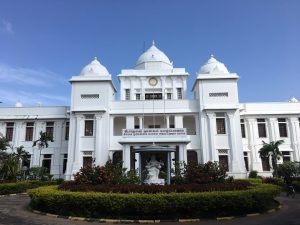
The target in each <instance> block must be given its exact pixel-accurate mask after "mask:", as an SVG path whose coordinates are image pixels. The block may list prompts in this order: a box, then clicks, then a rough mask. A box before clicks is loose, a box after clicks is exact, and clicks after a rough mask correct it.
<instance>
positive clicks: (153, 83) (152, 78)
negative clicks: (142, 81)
mask: <svg viewBox="0 0 300 225" xmlns="http://www.w3.org/2000/svg"><path fill="white" fill-rule="evenodd" d="M149 84H150V85H151V86H155V85H156V84H157V80H156V78H155V77H151V78H150V79H149Z"/></svg>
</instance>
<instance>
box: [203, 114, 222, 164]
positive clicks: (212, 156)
mask: <svg viewBox="0 0 300 225" xmlns="http://www.w3.org/2000/svg"><path fill="white" fill-rule="evenodd" d="M207 116H208V121H209V147H210V155H209V158H208V159H207V160H211V161H219V157H218V152H217V149H216V146H215V135H216V131H215V130H216V128H215V127H216V118H215V114H214V113H213V112H208V113H207ZM203 151H205V149H203Z"/></svg>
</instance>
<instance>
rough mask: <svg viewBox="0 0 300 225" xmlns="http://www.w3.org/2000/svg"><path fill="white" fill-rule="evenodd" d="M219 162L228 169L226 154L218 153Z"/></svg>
mask: <svg viewBox="0 0 300 225" xmlns="http://www.w3.org/2000/svg"><path fill="white" fill-rule="evenodd" d="M219 164H220V165H221V166H223V167H224V168H225V169H226V171H229V165H228V155H219Z"/></svg>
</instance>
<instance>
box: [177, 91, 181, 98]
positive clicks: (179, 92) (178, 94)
mask: <svg viewBox="0 0 300 225" xmlns="http://www.w3.org/2000/svg"><path fill="white" fill-rule="evenodd" d="M177 99H182V88H177Z"/></svg>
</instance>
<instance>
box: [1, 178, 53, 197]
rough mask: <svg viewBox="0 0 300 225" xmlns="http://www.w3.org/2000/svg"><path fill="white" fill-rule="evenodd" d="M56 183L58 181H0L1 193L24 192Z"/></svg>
mask: <svg viewBox="0 0 300 225" xmlns="http://www.w3.org/2000/svg"><path fill="white" fill-rule="evenodd" d="M55 184H57V182H56V181H46V182H45V181H44V182H41V181H20V182H14V183H0V195H7V194H16V193H23V192H26V191H27V190H28V189H32V188H37V187H40V186H46V185H55Z"/></svg>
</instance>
